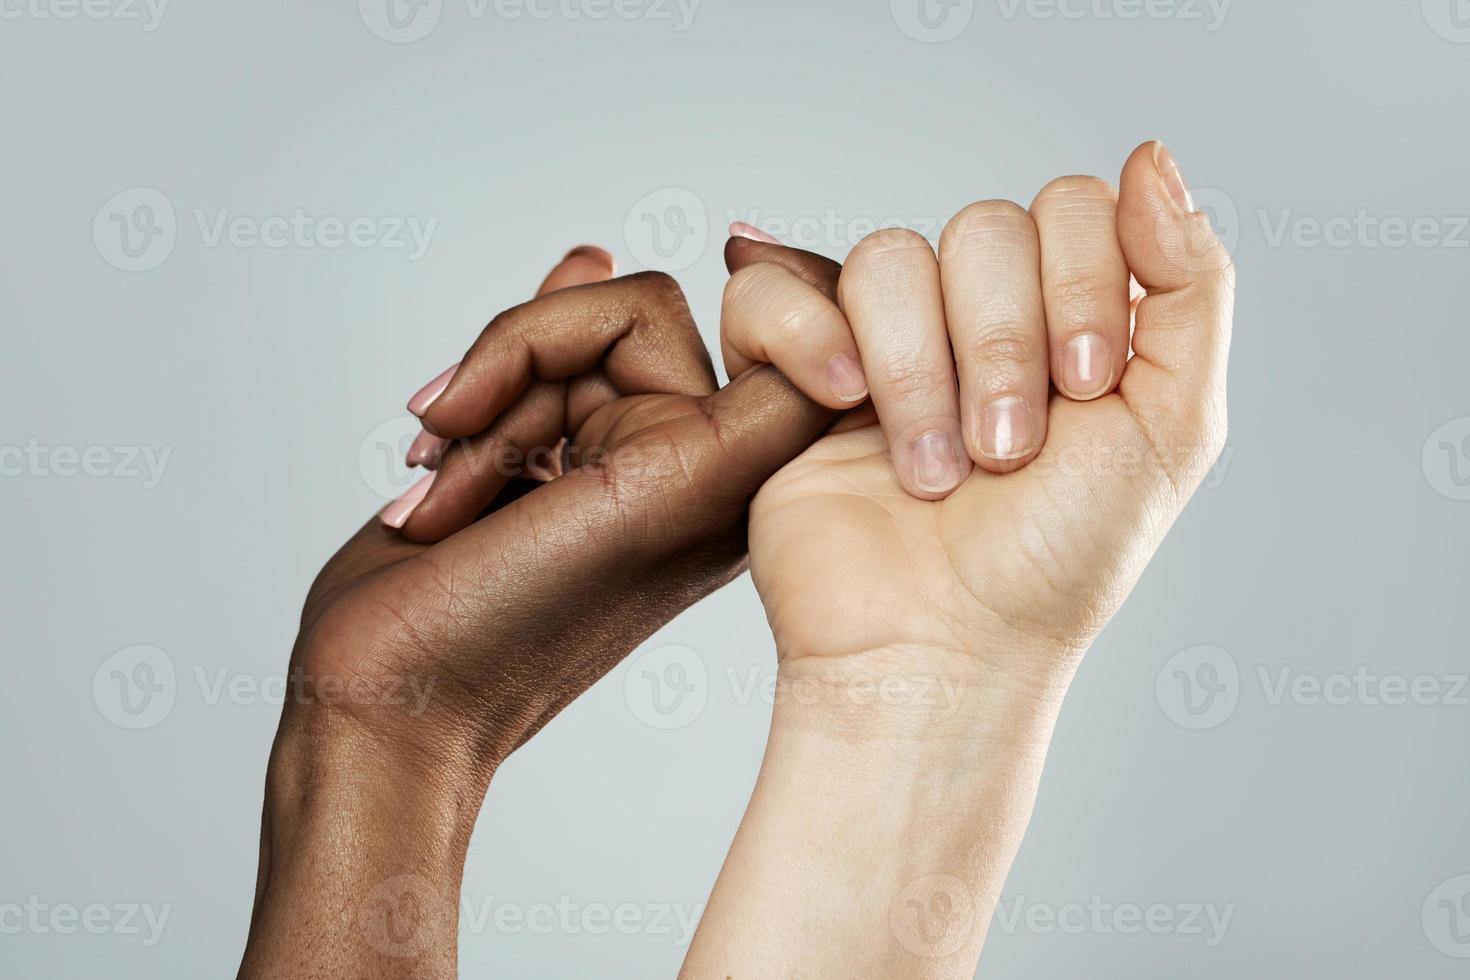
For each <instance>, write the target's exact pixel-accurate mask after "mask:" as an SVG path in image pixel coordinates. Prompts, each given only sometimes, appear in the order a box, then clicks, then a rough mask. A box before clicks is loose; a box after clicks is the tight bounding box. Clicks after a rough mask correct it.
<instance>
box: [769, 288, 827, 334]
mask: <svg viewBox="0 0 1470 980" xmlns="http://www.w3.org/2000/svg"><path fill="white" fill-rule="evenodd" d="M833 312H835V311H834V310H833V308H832V306H831V304H829V303H827V302H826V300H825V297H822V296H819V295H810V296H803V297H796V298H794V299H792V301H791V302H790V303H788V304H786V307H785V309H784V310H783V311H782V313H781V316H780V318H779V320H778V321H777V323H776V334H777V336H778V337H781V338H783V339H791V340H800V339H802V338H806V337H813V336H817V335H820V334H823V333H826V332H828V329H829V327H830V326H831V320H830V317H831V315H832V313H833Z"/></svg>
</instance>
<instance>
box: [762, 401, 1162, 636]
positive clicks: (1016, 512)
mask: <svg viewBox="0 0 1470 980" xmlns="http://www.w3.org/2000/svg"><path fill="white" fill-rule="evenodd" d="M1051 410H1052V412H1053V416H1052V418H1053V426H1052V431H1051V435H1050V438H1049V441H1048V444H1047V446H1046V449H1045V450H1044V452H1043V453H1042V455H1041V457H1040V458H1038V459H1037V460H1036V461H1035V462H1034V463H1033V464H1032V465H1031V466H1029V467H1027V468H1026V469H1024V470H1021V471H1019V472H1017V473H1013V474H1010V475H1007V476H995V475H993V474H990V473H986V472H984V471H981V470H979V469H977V470H975V471H974V473H973V474H972V475H971V476H970V478H969V480H968V481H967V482H966V483H965V484H964V485H963V486H961V487H960V489H959V490H958V491H956V492H955V493H954V494H953V495H951V496H950V497H949V498H948V499H946V500H943V501H939V502H929V501H923V500H919V499H916V498H914V497H911V496H909V495H908V494H907V493H905V492H904V491H903V489H902V488H901V487H900V486H899V484H898V482H897V480H896V478H895V477H894V474H893V468H892V465H891V464H890V462H889V456H888V452H887V448H886V446H885V443H884V438H883V434H882V432H881V430H880V429H879V428H878V427H877V426H876V425H868V426H866V427H863V428H859V429H853V430H850V431H846V432H840V433H838V434H836V435H831V436H828V437H827V438H825V439H823V440H822V441H821V442H819V443H818V444H817V445H815V446H813V447H812V448H811V449H810V450H808V451H807V452H806V453H805V454H803V455H802V456H801V457H799V458H798V459H796V460H795V461H794V462H792V463H791V464H790V465H788V466H787V467H786V468H785V469H784V470H782V471H781V472H780V473H778V474H777V475H776V477H775V478H774V479H772V480H771V482H770V483H768V484H767V485H766V487H765V488H764V489H763V490H762V491H761V493H760V495H759V496H758V497H757V498H756V501H755V504H754V507H753V512H752V517H751V541H750V545H751V565H752V571H753V574H754V576H755V581H756V585H757V587H758V588H759V590H760V592H761V595H762V597H763V598H764V600H765V602H766V608H767V613H768V615H769V617H770V620H771V626H772V628H773V631H774V632H775V634H776V639H777V645H778V648H779V649H780V650H781V652H782V654H783V656H785V657H787V658H788V659H789V658H795V657H801V656H808V655H828V656H841V655H850V654H858V653H862V652H864V651H872V650H894V649H902V648H904V647H906V646H919V647H925V648H932V649H948V650H955V651H977V650H978V649H979V648H980V647H983V646H984V645H985V644H986V643H987V642H992V643H1007V644H1011V646H1012V647H1013V646H1014V642H1015V641H1016V640H1017V638H1018V635H1019V639H1021V640H1022V641H1027V642H1029V641H1030V640H1036V641H1038V642H1039V644H1040V645H1043V646H1048V647H1055V646H1056V645H1057V643H1061V644H1062V645H1063V646H1065V647H1067V648H1075V647H1080V646H1082V645H1084V644H1085V643H1086V641H1087V640H1089V639H1090V638H1091V637H1092V635H1093V634H1094V633H1095V632H1096V631H1097V629H1099V628H1100V626H1101V624H1102V622H1103V621H1104V620H1105V619H1106V618H1107V617H1108V616H1109V615H1111V613H1112V612H1114V611H1115V609H1116V606H1117V604H1118V603H1119V602H1120V601H1121V597H1122V595H1123V594H1124V593H1125V592H1126V589H1127V587H1128V586H1129V585H1130V584H1131V582H1132V579H1133V578H1134V577H1136V575H1137V574H1138V572H1139V571H1141V568H1142V564H1143V562H1144V561H1145V560H1146V558H1147V555H1148V554H1149V553H1151V551H1152V548H1151V547H1147V546H1145V545H1143V544H1142V543H1141V542H1140V540H1139V538H1140V534H1139V532H1140V530H1143V531H1144V532H1146V533H1145V534H1144V538H1145V539H1151V538H1153V537H1154V535H1155V533H1157V534H1159V535H1161V534H1162V530H1163V528H1162V527H1149V526H1142V527H1141V525H1144V524H1145V521H1146V519H1147V515H1148V514H1149V513H1150V511H1151V508H1150V506H1149V505H1150V504H1151V503H1154V502H1156V496H1155V495H1157V494H1159V493H1161V492H1165V493H1168V492H1170V491H1169V490H1168V487H1169V486H1170V484H1169V481H1168V480H1167V479H1166V478H1164V477H1163V475H1162V473H1160V472H1159V471H1158V470H1157V468H1154V469H1150V468H1149V467H1148V466H1146V465H1139V466H1137V467H1133V466H1125V465H1121V464H1119V463H1118V460H1119V459H1120V458H1123V457H1120V456H1118V455H1117V450H1116V448H1115V449H1114V450H1113V451H1112V452H1111V453H1109V452H1104V451H1102V450H1099V449H1098V448H1097V447H1100V446H1110V447H1133V450H1134V451H1135V452H1138V453H1140V454H1142V453H1144V452H1146V451H1147V449H1148V443H1147V440H1146V439H1145V437H1144V430H1143V428H1142V427H1141V426H1140V425H1139V423H1138V422H1137V421H1136V420H1135V417H1134V415H1133V413H1132V412H1131V411H1130V410H1129V408H1128V407H1127V406H1126V404H1125V402H1124V400H1123V398H1122V397H1120V396H1116V395H1115V396H1112V397H1110V398H1107V399H1104V400H1102V401H1100V402H1096V403H1092V404H1087V405H1078V404H1076V403H1073V402H1069V401H1066V400H1065V399H1061V398H1057V399H1054V401H1053V404H1052V408H1051ZM1127 458H1128V459H1132V458H1133V457H1127ZM1110 459H1111V460H1112V462H1109V460H1110ZM1153 512H1155V513H1157V510H1156V509H1153ZM1154 523H1155V524H1159V523H1160V522H1158V521H1155V522H1154Z"/></svg>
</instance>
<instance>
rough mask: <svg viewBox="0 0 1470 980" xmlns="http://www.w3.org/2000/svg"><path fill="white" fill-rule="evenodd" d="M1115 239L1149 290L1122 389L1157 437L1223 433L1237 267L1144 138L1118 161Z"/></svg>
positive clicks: (1167, 159) (1172, 164)
mask: <svg viewBox="0 0 1470 980" xmlns="http://www.w3.org/2000/svg"><path fill="white" fill-rule="evenodd" d="M1118 238H1119V241H1120V243H1121V245H1122V247H1123V255H1124V257H1125V258H1126V259H1127V262H1128V266H1129V268H1130V270H1131V271H1132V273H1133V275H1134V277H1135V278H1136V279H1137V280H1138V282H1139V284H1140V285H1141V286H1142V287H1143V289H1144V290H1145V292H1146V293H1147V295H1146V296H1145V297H1144V298H1143V299H1142V300H1141V301H1140V302H1139V304H1138V311H1137V318H1136V325H1135V328H1134V333H1133V351H1134V355H1135V356H1134V357H1133V359H1132V360H1131V361H1129V364H1128V369H1127V370H1126V371H1125V372H1124V375H1123V380H1122V382H1121V384H1120V385H1119V389H1120V391H1121V392H1122V394H1123V397H1124V398H1125V399H1126V400H1127V401H1128V404H1129V406H1130V408H1132V409H1133V410H1134V411H1135V413H1136V414H1138V415H1139V416H1140V418H1141V419H1142V420H1143V421H1144V422H1145V423H1146V424H1147V427H1148V429H1149V431H1150V434H1151V435H1153V436H1154V438H1155V439H1156V440H1157V439H1159V438H1160V437H1162V438H1165V439H1167V440H1169V441H1171V442H1176V441H1177V445H1178V446H1184V445H1190V446H1196V447H1200V448H1206V447H1208V446H1210V445H1211V444H1213V443H1214V442H1215V441H1223V438H1224V426H1225V374H1226V363H1227V359H1228V356H1229V352H1230V330H1231V321H1232V318H1233V316H1234V306H1235V268H1234V265H1233V264H1232V262H1231V258H1230V253H1229V251H1228V250H1227V249H1226V248H1225V246H1224V244H1223V243H1221V242H1220V240H1219V238H1218V237H1217V236H1216V235H1215V231H1214V229H1213V228H1212V227H1211V226H1210V221H1209V218H1208V216H1207V215H1205V214H1203V213H1202V212H1200V211H1197V210H1195V207H1194V202H1193V199H1192V197H1191V195H1190V192H1189V189H1188V185H1187V184H1186V183H1185V182H1184V178H1183V176H1182V174H1181V173H1180V170H1179V165H1178V163H1177V162H1176V161H1175V159H1174V155H1173V154H1172V153H1170V152H1169V150H1168V149H1167V148H1165V146H1164V145H1163V144H1162V143H1158V142H1153V143H1145V144H1144V145H1143V146H1141V147H1139V148H1138V149H1137V150H1135V151H1134V152H1133V155H1132V156H1131V157H1129V159H1128V162H1127V164H1125V165H1124V168H1123V177H1122V181H1121V182H1120V185H1119V194H1118ZM1185 440H1188V441H1187V442H1186V441H1185ZM1200 440H1203V441H1200Z"/></svg>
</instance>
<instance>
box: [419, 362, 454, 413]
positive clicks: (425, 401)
mask: <svg viewBox="0 0 1470 980" xmlns="http://www.w3.org/2000/svg"><path fill="white" fill-rule="evenodd" d="M458 370H459V365H458V364H452V365H450V366H449V367H447V368H445V369H444V373H443V374H440V375H439V376H438V377H437V378H435V379H434V380H433V381H430V382H429V383H428V384H426V385H424V386H423V387H422V388H420V389H419V392H418V394H416V395H414V396H413V397H412V398H410V399H409V400H408V410H409V411H410V412H412V413H413V414H414V415H417V416H418V417H419V418H423V417H424V413H425V412H427V411H428V410H429V406H430V405H432V404H434V399H436V398H438V397H439V396H440V395H442V394H444V389H445V388H448V387H449V382H450V381H451V380H453V378H454V372H455V371H458Z"/></svg>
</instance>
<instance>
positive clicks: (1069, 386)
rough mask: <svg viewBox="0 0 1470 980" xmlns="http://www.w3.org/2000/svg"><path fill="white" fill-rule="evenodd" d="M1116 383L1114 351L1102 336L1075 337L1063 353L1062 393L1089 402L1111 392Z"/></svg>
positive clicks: (1088, 334) (1083, 335)
mask: <svg viewBox="0 0 1470 980" xmlns="http://www.w3.org/2000/svg"><path fill="white" fill-rule="evenodd" d="M1112 383H1113V352H1112V349H1111V347H1110V345H1109V344H1108V342H1107V340H1106V339H1105V338H1104V337H1102V336H1101V335H1099V334H1095V333H1084V334H1078V335H1077V336H1076V337H1073V338H1072V339H1071V341H1069V342H1068V344H1067V349H1066V351H1064V352H1063V354H1062V390H1063V391H1064V392H1066V394H1067V396H1068V397H1070V398H1075V399H1078V400H1079V401H1086V400H1087V399H1089V398H1096V397H1097V396H1098V395H1101V394H1102V393H1103V392H1105V391H1107V390H1108V386H1109V385H1111V384H1112Z"/></svg>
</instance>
